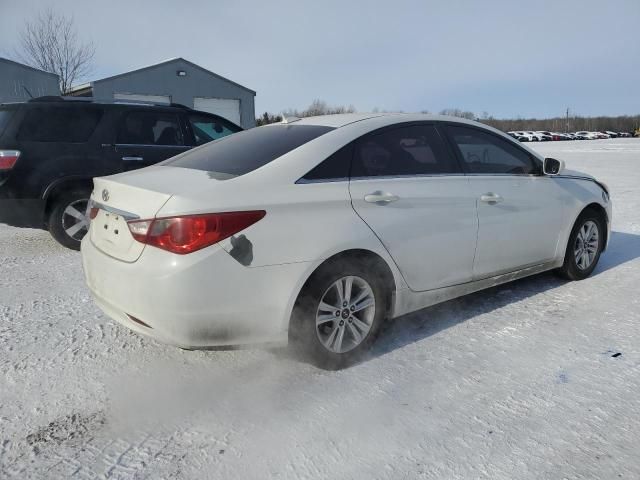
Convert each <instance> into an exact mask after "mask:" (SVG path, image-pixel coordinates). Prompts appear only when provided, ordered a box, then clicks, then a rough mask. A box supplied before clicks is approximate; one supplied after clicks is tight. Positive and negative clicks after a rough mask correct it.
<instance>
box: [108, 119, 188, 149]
mask: <svg viewBox="0 0 640 480" xmlns="http://www.w3.org/2000/svg"><path fill="white" fill-rule="evenodd" d="M118 143H120V144H127V145H165V146H166V145H184V140H183V138H182V130H181V129H180V122H179V120H178V116H177V115H174V114H172V113H164V112H142V111H133V112H129V113H127V114H126V115H125V117H124V121H123V122H122V124H121V125H120V129H119V130H118Z"/></svg>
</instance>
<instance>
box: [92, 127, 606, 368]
mask: <svg viewBox="0 0 640 480" xmlns="http://www.w3.org/2000/svg"><path fill="white" fill-rule="evenodd" d="M563 167H564V166H563V162H562V161H560V160H555V159H550V158H547V159H545V158H542V157H540V156H539V155H538V154H537V153H534V152H532V151H530V150H529V149H527V148H526V147H523V146H522V145H521V144H520V143H518V142H517V141H516V140H514V139H512V138H511V137H509V136H507V135H505V134H503V133H501V132H499V131H498V130H495V129H492V128H489V127H486V126H484V125H481V124H479V123H475V122H471V121H466V120H462V119H459V118H452V117H440V116H430V115H408V114H345V115H332V116H322V117H313V118H307V119H303V120H299V119H292V120H288V121H285V123H283V124H276V125H269V126H265V127H259V128H254V129H251V130H247V131H244V132H240V133H237V134H234V135H232V136H229V137H225V138H224V139H221V140H218V141H215V142H212V143H208V144H206V145H203V146H202V147H199V148H196V149H194V150H191V151H189V152H186V153H183V154H181V155H178V156H176V157H173V158H172V159H169V160H168V161H166V162H163V163H161V164H158V165H156V166H152V167H148V168H145V169H142V170H137V171H134V172H127V173H122V174H118V175H113V176H110V177H103V178H97V179H95V180H94V191H93V194H92V196H91V203H90V207H91V211H90V217H91V218H92V220H91V226H90V229H89V234H88V235H87V236H86V237H85V238H84V240H83V242H82V258H83V265H84V271H85V274H86V281H87V284H88V285H89V288H90V289H91V291H92V293H93V295H94V297H95V300H96V302H97V304H98V305H99V306H100V307H101V308H102V309H103V310H104V312H106V313H107V315H109V316H110V317H112V318H113V319H115V320H117V321H118V322H120V323H122V324H123V325H126V326H127V327H129V328H131V329H133V330H135V331H137V332H139V333H142V334H145V335H149V336H151V337H153V338H156V339H158V340H160V341H163V342H166V343H170V344H174V345H177V346H180V347H183V348H189V349H192V348H206V347H213V346H225V345H238V344H249V343H283V342H287V341H290V342H292V343H295V344H296V345H297V346H298V347H300V349H301V351H303V352H306V353H307V354H308V355H309V358H310V359H312V360H313V361H314V362H315V363H316V364H318V365H320V366H322V367H326V368H341V367H344V366H346V365H349V364H351V363H352V362H354V361H355V360H357V359H358V358H359V357H360V356H361V355H362V353H363V352H365V351H366V350H367V349H368V348H369V347H370V346H371V344H372V342H373V341H374V340H375V338H376V336H377V335H378V333H379V331H380V328H381V326H382V324H383V322H384V321H386V320H388V319H391V318H394V317H398V316H400V315H404V314H406V313H409V312H412V311H415V310H418V309H421V308H424V307H427V306H429V305H433V304H436V303H439V302H443V301H446V300H449V299H452V298H455V297H458V296H461V295H464V294H467V293H470V292H474V291H477V290H481V289H484V288H487V287H492V286H495V285H497V284H501V283H504V282H508V281H511V280H514V279H517V278H521V277H525V276H528V275H533V274H536V273H539V272H543V271H545V270H556V271H557V272H558V273H560V274H561V275H563V276H564V277H566V278H569V279H573V280H578V279H583V278H585V277H587V276H588V275H589V274H591V272H592V271H593V269H594V268H595V266H596V264H597V262H598V259H599V256H600V253H601V252H602V251H603V250H604V249H605V248H606V245H607V242H608V239H609V233H610V224H611V202H610V200H609V194H608V191H607V188H606V186H605V185H604V184H602V183H600V182H598V181H596V180H595V179H594V178H592V177H590V176H588V175H585V174H581V173H577V172H569V171H565V170H564V168H563Z"/></svg>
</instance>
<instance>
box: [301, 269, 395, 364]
mask: <svg viewBox="0 0 640 480" xmlns="http://www.w3.org/2000/svg"><path fill="white" fill-rule="evenodd" d="M389 302H390V296H389V289H388V286H387V285H385V282H384V276H383V275H381V274H380V272H379V270H378V268H377V265H376V262H375V261H371V260H370V259H358V258H349V259H342V260H340V261H333V262H328V263H327V264H325V265H322V266H321V267H320V268H319V269H318V270H317V271H316V272H315V273H314V274H313V275H312V277H311V278H310V279H309V281H308V282H307V284H306V285H305V287H304V289H303V291H302V292H301V293H300V296H299V297H298V300H297V301H296V305H295V307H294V310H293V314H292V318H291V325H290V329H289V340H290V344H291V346H292V347H293V348H294V349H295V350H297V351H298V352H299V353H300V354H302V355H303V356H304V357H306V358H307V359H308V360H310V361H311V362H312V363H313V364H315V365H316V366H318V367H320V368H323V369H327V370H339V369H341V368H345V367H348V366H350V365H352V364H354V363H355V362H357V361H358V360H360V359H361V358H362V356H363V355H364V354H365V353H367V352H368V351H369V349H370V348H371V345H373V343H374V342H375V340H376V338H377V336H378V334H379V333H380V329H381V327H382V325H383V323H384V321H385V320H386V318H387V315H388V311H389Z"/></svg>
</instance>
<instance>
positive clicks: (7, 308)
mask: <svg viewBox="0 0 640 480" xmlns="http://www.w3.org/2000/svg"><path fill="white" fill-rule="evenodd" d="M530 145H531V144H530ZM532 146H533V148H534V149H536V150H539V151H540V152H543V153H544V154H545V155H547V156H555V157H558V158H563V159H564V160H566V162H567V166H568V167H569V168H571V169H577V170H582V171H586V172H589V173H591V174H594V175H596V176H597V177H599V178H600V179H602V180H604V181H605V182H606V183H608V184H609V186H610V188H611V190H612V198H613V201H614V220H613V231H614V233H613V236H612V239H611V244H610V248H609V251H607V252H606V253H605V254H604V255H603V257H602V259H601V261H600V265H599V266H598V268H597V270H596V272H595V274H594V275H593V277H591V278H589V279H587V280H585V281H582V282H577V283H565V282H563V281H560V280H558V279H556V278H555V277H553V276H552V275H550V274H543V275H539V276H536V277H533V278H529V279H525V280H521V281H518V282H516V283H513V284H509V285H505V286H502V287H499V288H495V289H492V290H490V291H485V292H480V293H478V294H474V295H472V296H469V297H466V298H463V299H459V300H455V301H452V302H448V303H446V304H443V305H439V306H436V307H433V308H429V309H426V310H423V311H420V312H418V313H415V314H412V315H409V316H406V317H404V318H402V319H399V320H398V321H397V322H395V323H394V324H393V325H392V326H391V327H390V328H389V330H388V331H387V332H386V333H384V334H383V336H382V337H381V338H380V341H379V342H378V344H377V347H376V349H375V351H374V352H373V354H372V355H371V358H370V359H368V360H367V361H365V362H363V363H362V364H360V365H357V366H355V367H352V368H350V369H348V370H345V371H341V372H325V371H321V370H318V369H315V368H313V367H312V366H310V365H307V364H304V363H300V362H299V361H297V360H296V359H295V358H292V357H291V356H290V355H289V354H288V353H287V351H286V350H268V351H267V350H241V351H215V352H212V351H207V352H197V351H196V352H188V351H182V350H179V349H176V348H173V347H167V346H164V345H161V344H158V343H156V342H154V341H151V340H148V339H146V338H142V337H140V336H138V335H136V334H134V333H131V332H130V331H128V330H127V329H125V328H123V327H121V326H119V325H116V324H115V323H114V322H112V321H110V320H109V319H107V318H106V317H105V316H104V315H102V314H101V313H100V312H99V311H98V309H97V308H96V307H95V306H94V305H93V304H92V302H91V299H90V298H89V295H88V292H87V290H86V288H85V286H84V284H83V280H82V272H81V267H80V259H79V255H78V253H76V252H71V251H68V250H65V249H63V248H62V247H59V246H58V245H57V244H56V243H54V241H53V240H51V239H50V237H49V235H48V234H47V233H45V232H40V231H35V230H18V229H13V228H9V227H6V226H0V478H3V479H5V478H19V479H24V478H80V479H84V478H123V479H128V478H139V479H142V478H149V479H160V478H167V479H168V478H216V479H218V478H231V479H250V478H260V479H263V478H282V479H285V478H291V479H302V478H338V479H341V478H345V479H350V478H363V479H371V478H389V479H403V478H435V479H445V478H487V479H516V478H517V479H542V478H554V479H556V478H557V479H562V478H571V479H573V478H594V479H605V478H606V479H612V478H628V479H635V478H640V414H639V412H640V342H639V340H640V295H639V294H638V289H639V285H640V259H639V257H640V188H639V186H638V185H639V183H640V139H620V140H599V141H592V142H587V141H583V142H553V143H551V142H550V143H543V144H533V145H532ZM617 354H619V355H617Z"/></svg>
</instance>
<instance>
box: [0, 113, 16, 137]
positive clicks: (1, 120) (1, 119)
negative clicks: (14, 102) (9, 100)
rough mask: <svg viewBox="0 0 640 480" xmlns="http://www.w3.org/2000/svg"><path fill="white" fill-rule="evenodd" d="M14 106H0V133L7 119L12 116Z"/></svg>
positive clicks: (5, 126) (7, 122)
mask: <svg viewBox="0 0 640 480" xmlns="http://www.w3.org/2000/svg"><path fill="white" fill-rule="evenodd" d="M14 112H15V108H11V107H0V135H2V133H3V132H4V129H5V128H7V125H9V120H11V117H12V116H13V113H14Z"/></svg>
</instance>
